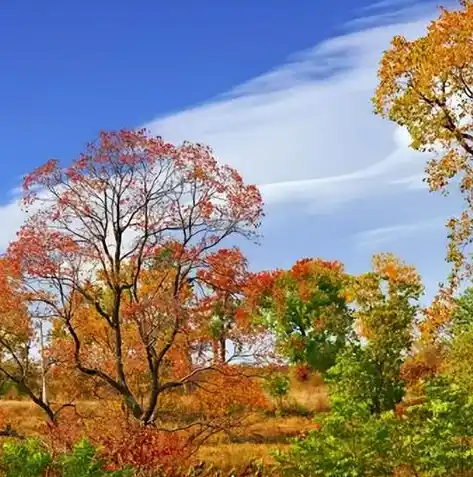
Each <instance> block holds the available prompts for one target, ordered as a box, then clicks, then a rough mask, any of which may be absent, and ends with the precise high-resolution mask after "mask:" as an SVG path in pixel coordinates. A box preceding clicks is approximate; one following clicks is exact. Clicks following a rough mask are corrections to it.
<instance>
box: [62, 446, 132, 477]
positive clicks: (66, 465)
mask: <svg viewBox="0 0 473 477" xmlns="http://www.w3.org/2000/svg"><path fill="white" fill-rule="evenodd" d="M58 468H59V469H60V474H61V477H131V475H132V472H131V469H124V470H118V471H115V472H109V471H107V470H104V464H103V462H102V461H101V460H100V459H99V458H98V456H97V450H96V449H95V447H94V446H93V445H92V444H91V443H90V442H89V441H87V440H86V439H82V440H81V441H79V442H78V443H77V444H76V445H75V446H74V448H73V449H72V452H70V453H68V454H64V455H62V456H60V458H59V459H58Z"/></svg>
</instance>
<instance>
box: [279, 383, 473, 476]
mask: <svg viewBox="0 0 473 477" xmlns="http://www.w3.org/2000/svg"><path fill="white" fill-rule="evenodd" d="M426 388H427V393H426V400H425V402H424V403H422V404H419V405H416V406H412V407H411V408H408V409H406V410H405V412H397V413H396V412H394V411H387V412H383V413H381V414H372V413H371V411H370V409H369V406H368V405H367V404H366V403H362V402H360V401H358V402H357V401H350V400H344V399H343V398H342V397H340V398H339V399H335V400H334V402H333V408H332V412H331V413H330V414H328V415H326V416H323V417H322V418H321V419H319V424H320V429H319V430H316V431H313V432H311V433H309V435H308V437H307V438H306V439H303V440H295V441H293V444H292V447H291V448H290V450H289V451H288V452H279V453H276V454H275V457H276V459H277V461H278V462H279V464H280V467H281V469H282V470H283V471H284V472H285V473H286V474H288V475H294V476H296V475H297V476H301V477H303V476H307V477H309V476H310V477H317V476H321V477H322V476H324V477H354V476H356V477H383V476H391V475H393V472H394V471H395V470H396V469H404V470H405V471H406V472H405V475H415V476H417V477H450V476H454V475H455V476H467V475H468V476H469V475H472V472H473V397H472V396H471V394H470V393H469V392H468V391H466V390H464V389H462V388H461V387H460V386H459V385H458V384H455V383H454V382H452V381H451V380H450V379H448V378H446V377H438V378H435V379H434V380H432V381H431V382H430V383H428V385H427V386H426Z"/></svg>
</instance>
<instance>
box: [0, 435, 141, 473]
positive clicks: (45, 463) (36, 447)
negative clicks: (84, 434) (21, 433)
mask: <svg viewBox="0 0 473 477" xmlns="http://www.w3.org/2000/svg"><path fill="white" fill-rule="evenodd" d="M0 462H1V467H2V470H3V472H4V473H5V477H42V476H43V475H45V474H46V472H47V471H48V470H53V469H54V470H56V471H57V472H58V473H59V476H60V477H131V476H132V470H131V469H124V470H118V471H107V470H105V469H104V464H103V462H102V461H101V460H100V459H99V458H98V456H97V450H96V449H95V448H94V446H92V444H90V442H88V441H87V440H85V439H83V440H81V441H79V442H78V443H77V444H76V445H75V446H74V448H73V449H72V451H71V452H70V453H66V454H62V455H60V456H59V457H58V458H57V460H56V461H54V462H53V459H52V457H51V455H50V453H49V452H48V450H47V449H46V448H45V447H44V446H43V445H42V444H41V442H40V441H38V440H37V439H27V440H25V441H19V442H18V441H11V442H7V443H5V444H4V445H3V449H2V454H1V460H0Z"/></svg>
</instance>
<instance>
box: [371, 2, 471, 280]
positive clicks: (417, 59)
mask: <svg viewBox="0 0 473 477" xmlns="http://www.w3.org/2000/svg"><path fill="white" fill-rule="evenodd" d="M462 4H463V6H462V8H460V9H458V10H453V11H448V10H445V9H443V10H442V12H441V15H440V17H439V18H438V19H437V20H435V21H434V22H432V23H431V25H430V26H429V28H428V31H427V34H426V35H425V36H423V37H420V38H418V39H416V40H413V41H409V40H407V39H406V38H405V37H402V36H396V37H395V38H394V39H393V40H392V44H391V48H390V49H389V50H388V51H386V52H385V53H384V55H383V58H382V60H381V64H380V68H379V73H378V76H379V84H378V88H377V91H376V95H375V97H374V104H375V111H376V112H377V113H378V114H381V115H382V116H384V117H388V118H389V119H390V120H392V121H394V122H395V123H397V124H399V125H400V126H403V127H406V128H407V130H408V131H409V133H410V135H411V137H412V144H411V146H412V147H413V148H414V149H418V150H421V151H428V152H431V153H433V154H434V158H433V159H431V160H430V161H429V163H428V165H427V174H426V181H427V182H428V184H429V186H430V189H431V190H436V191H442V192H446V191H447V187H448V186H449V184H450V182H451V181H452V179H454V178H456V179H459V185H460V190H461V192H462V193H463V195H464V198H465V200H466V210H465V211H464V212H463V213H462V214H461V216H459V217H457V218H453V219H451V220H450V221H449V223H448V227H449V228H450V231H451V233H450V245H449V250H448V259H449V261H450V262H451V263H452V265H453V273H452V277H451V278H452V280H451V285H452V286H453V288H456V287H457V285H458V284H459V280H461V279H462V278H464V277H465V276H466V277H470V276H471V273H472V271H473V270H472V267H471V261H470V260H469V257H468V255H469V252H470V251H471V249H470V247H469V246H470V245H471V237H472V230H473V194H472V189H473V187H472V186H473V163H472V159H473V3H472V2H471V1H468V0H465V1H463V2H462Z"/></svg>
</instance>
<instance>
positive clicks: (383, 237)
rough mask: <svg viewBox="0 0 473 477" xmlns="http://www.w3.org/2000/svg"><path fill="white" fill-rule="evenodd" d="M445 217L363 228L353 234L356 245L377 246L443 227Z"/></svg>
mask: <svg viewBox="0 0 473 477" xmlns="http://www.w3.org/2000/svg"><path fill="white" fill-rule="evenodd" d="M446 220H447V217H444V216H442V217H434V218H433V219H428V220H422V221H419V222H415V223H402V224H397V225H390V226H388V227H378V228H375V229H370V230H365V231H363V232H361V233H358V234H357V235H356V236H355V239H356V241H357V245H358V246H361V247H370V248H372V247H377V246H379V245H381V244H388V243H393V242H397V241H399V240H402V239H406V238H411V237H413V236H415V235H420V234H424V233H432V231H433V230H436V229H437V230H438V229H441V228H442V227H444V225H445V222H446Z"/></svg>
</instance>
